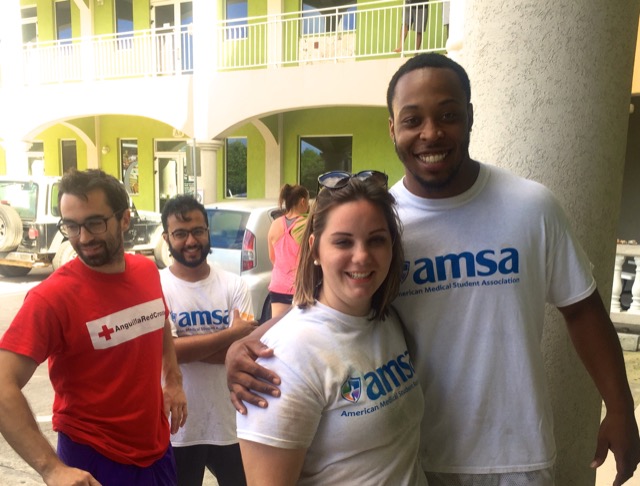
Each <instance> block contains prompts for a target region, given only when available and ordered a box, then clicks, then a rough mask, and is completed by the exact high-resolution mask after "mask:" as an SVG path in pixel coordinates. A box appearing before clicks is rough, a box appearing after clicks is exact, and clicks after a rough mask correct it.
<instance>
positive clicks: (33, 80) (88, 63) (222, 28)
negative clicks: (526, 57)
mask: <svg viewBox="0 0 640 486" xmlns="http://www.w3.org/2000/svg"><path fill="white" fill-rule="evenodd" d="M390 3H391V2H389V1H388V0H382V1H374V2H368V3H361V4H358V5H357V6H356V5H352V6H345V7H337V8H325V9H319V10H313V11H300V12H293V13H286V14H279V15H269V16H263V17H247V18H243V19H234V20H230V21H219V22H217V23H215V24H214V36H213V39H215V40H214V41H213V42H204V39H203V41H202V43H201V44H200V45H205V44H208V45H210V46H211V48H210V52H208V53H207V52H205V53H204V55H203V53H202V52H200V55H199V59H206V58H207V57H208V58H209V59H210V60H211V62H212V63H213V64H214V65H215V67H216V69H217V70H218V71H230V70H243V69H264V68H280V67H287V66H304V65H308V64H318V63H339V62H354V61H362V60H366V59H376V58H379V59H381V58H393V57H398V56H404V55H412V54H415V53H417V52H428V51H440V52H444V49H445V44H446V40H447V35H448V22H449V20H448V17H449V13H448V12H449V0H432V1H430V2H424V3H422V4H417V5H416V7H417V8H418V9H421V11H422V12H423V14H425V15H426V16H427V21H426V25H425V31H424V33H423V36H422V45H421V46H416V45H415V40H414V39H415V37H414V36H413V34H414V33H413V31H410V34H409V36H408V37H407V39H406V42H405V41H404V40H402V39H401V34H402V25H403V21H404V6H403V5H397V4H395V5H390ZM396 3H397V2H396ZM201 22H202V23H201V24H198V23H197V21H196V23H194V24H193V25H189V26H178V27H175V28H164V27H163V28H157V29H148V30H138V31H135V32H129V33H118V34H107V35H98V36H84V37H81V38H75V39H67V40H64V41H51V42H38V43H35V44H28V45H25V46H24V47H23V52H22V55H23V60H22V61H23V62H22V64H23V69H24V84H25V85H30V86H33V85H42V84H51V83H67V82H82V81H92V80H105V79H123V78H134V77H150V76H169V75H170V76H180V75H185V74H192V73H194V72H197V68H198V66H197V65H194V45H195V46H198V43H199V37H198V36H199V34H198V28H199V27H203V26H204V27H205V29H201V32H202V30H206V20H205V21H202V20H201ZM206 39H207V40H208V39H211V37H210V36H207V37H206Z"/></svg>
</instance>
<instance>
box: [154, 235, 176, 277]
mask: <svg viewBox="0 0 640 486" xmlns="http://www.w3.org/2000/svg"><path fill="white" fill-rule="evenodd" d="M151 241H155V245H154V247H153V256H154V258H155V259H156V266H157V267H158V268H160V269H163V268H166V267H168V266H170V265H171V263H172V261H173V260H172V258H171V253H169V246H168V245H167V242H166V241H164V238H163V237H162V226H159V227H158V229H157V230H156V231H155V233H154V234H153V237H152V238H151Z"/></svg>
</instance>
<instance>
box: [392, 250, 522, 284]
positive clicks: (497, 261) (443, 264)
mask: <svg viewBox="0 0 640 486" xmlns="http://www.w3.org/2000/svg"><path fill="white" fill-rule="evenodd" d="M519 272H520V257H519V255H518V250H516V249H515V248H503V249H502V250H500V251H496V250H481V251H479V252H478V253H476V254H473V253H471V252H469V251H465V252H462V253H458V254H455V253H449V254H447V255H442V256H437V257H435V258H418V259H417V260H415V261H414V262H413V264H411V262H405V267H404V270H403V275H402V280H403V281H404V280H405V279H406V278H407V277H408V276H409V275H411V278H412V280H413V282H414V283H416V284H419V285H423V284H427V283H436V282H443V281H445V280H457V279H460V278H462V277H490V276H491V275H495V274H501V275H511V274H518V273H519Z"/></svg>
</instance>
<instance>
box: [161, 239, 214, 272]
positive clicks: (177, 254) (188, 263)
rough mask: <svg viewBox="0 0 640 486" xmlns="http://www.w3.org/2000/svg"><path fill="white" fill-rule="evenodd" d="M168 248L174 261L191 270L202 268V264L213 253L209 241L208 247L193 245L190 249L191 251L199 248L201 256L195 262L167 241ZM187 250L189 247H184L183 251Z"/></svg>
mask: <svg viewBox="0 0 640 486" xmlns="http://www.w3.org/2000/svg"><path fill="white" fill-rule="evenodd" d="M167 246H168V247H169V253H170V254H171V256H172V257H173V259H174V261H176V262H178V263H180V264H181V265H184V266H185V267H189V268H196V267H198V266H200V265H201V264H202V262H204V261H205V260H206V259H207V255H209V253H210V252H211V244H210V243H209V241H207V244H206V245H191V246H189V247H188V248H189V249H193V248H198V249H199V250H200V256H199V257H198V258H196V259H195V260H188V259H186V258H185V256H184V255H183V254H182V251H178V250H176V249H175V248H174V247H173V246H172V245H171V243H170V242H169V241H167ZM186 248H187V247H183V249H186Z"/></svg>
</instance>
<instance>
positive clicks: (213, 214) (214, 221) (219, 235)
mask: <svg viewBox="0 0 640 486" xmlns="http://www.w3.org/2000/svg"><path fill="white" fill-rule="evenodd" d="M207 215H208V216H209V234H210V241H211V246H212V247H213V248H236V249H240V248H242V239H243V237H244V230H245V228H246V227H247V221H248V220H249V213H248V212H243V211H225V210H219V209H207Z"/></svg>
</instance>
